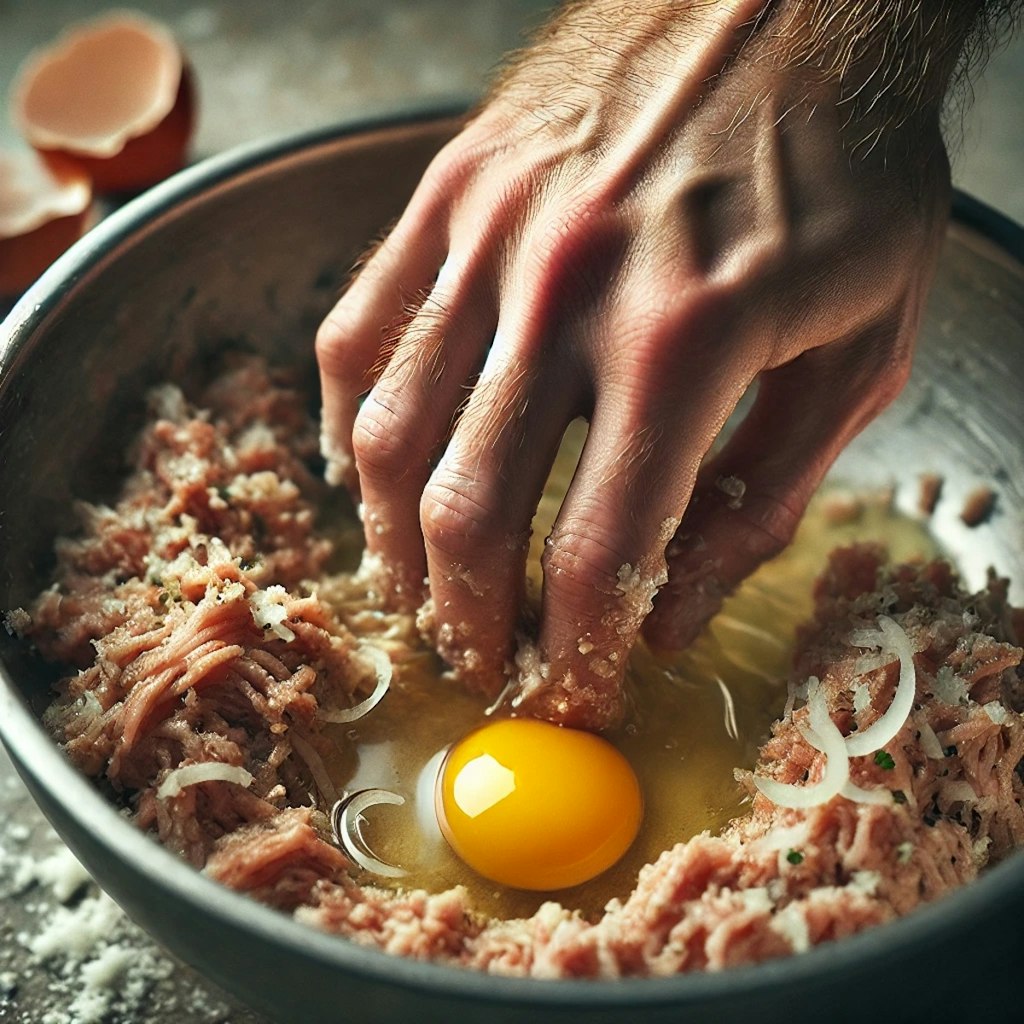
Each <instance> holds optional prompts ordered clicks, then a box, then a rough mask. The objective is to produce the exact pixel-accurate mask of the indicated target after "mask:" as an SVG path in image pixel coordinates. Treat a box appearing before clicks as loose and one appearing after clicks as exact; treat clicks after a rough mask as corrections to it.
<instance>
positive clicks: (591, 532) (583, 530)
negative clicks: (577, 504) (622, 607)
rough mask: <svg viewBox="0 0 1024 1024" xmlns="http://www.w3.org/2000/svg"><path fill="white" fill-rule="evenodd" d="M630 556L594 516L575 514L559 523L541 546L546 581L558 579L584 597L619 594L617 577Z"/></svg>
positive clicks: (619, 588)
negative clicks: (542, 546)
mask: <svg viewBox="0 0 1024 1024" xmlns="http://www.w3.org/2000/svg"><path fill="white" fill-rule="evenodd" d="M630 561H631V560H630V558H629V556H628V555H627V554H626V553H625V552H624V551H623V549H622V547H621V545H620V544H618V543H616V542H615V541H613V540H612V539H611V537H610V536H608V534H607V532H606V531H605V530H603V529H602V528H601V527H600V526H599V525H598V524H597V523H595V522H594V520H593V518H576V519H572V520H570V521H569V522H567V523H565V524H564V525H560V526H559V527H558V528H557V529H556V531H555V532H554V533H553V534H552V536H551V538H550V541H549V543H548V544H547V545H546V547H545V549H544V555H543V559H542V563H543V568H544V579H545V581H554V580H556V579H557V580H558V583H559V585H560V586H562V587H569V588H570V589H572V590H576V591H579V592H580V593H581V595H583V596H584V597H587V598H591V599H592V598H593V596H594V594H595V593H599V594H603V595H605V596H607V597H617V596H619V595H620V594H621V587H620V578H621V573H622V570H623V568H624V567H626V566H628V565H629V564H630Z"/></svg>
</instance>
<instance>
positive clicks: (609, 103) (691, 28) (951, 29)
mask: <svg viewBox="0 0 1024 1024" xmlns="http://www.w3.org/2000/svg"><path fill="white" fill-rule="evenodd" d="M1022 13H1024V0H647V2H643V3H640V2H637V3H629V2H623V0H572V2H568V3H565V4H564V5H563V6H562V7H561V8H560V10H559V12H558V13H557V15H556V16H555V17H554V18H553V19H552V21H551V22H550V23H549V24H548V25H547V26H546V27H545V28H544V29H543V30H542V31H541V33H540V35H539V36H538V37H537V38H536V39H535V40H534V42H533V45H532V46H531V47H530V48H528V49H526V50H524V51H521V52H520V53H519V54H516V55H514V56H513V58H512V59H511V60H510V61H509V63H508V64H507V66H506V67H505V69H504V70H503V72H502V74H501V75H500V76H499V77H498V79H497V81H496V83H495V86H494V88H493V90H492V95H501V96H502V97H503V98H504V99H506V100H510V101H512V102H513V103H516V105H517V106H518V107H519V108H520V109H521V110H523V111H524V112H529V113H531V114H532V115H533V116H536V117H538V118H539V119H545V120H546V119H552V118H564V119H567V120H570V121H573V120H576V121H578V120H581V119H583V118H584V117H585V115H586V113H588V112H592V109H593V105H594V102H595V97H598V98H599V100H598V102H600V103H602V104H604V105H605V106H606V107H607V108H611V110H612V112H614V110H615V108H619V109H621V110H622V111H623V112H628V111H629V110H630V108H634V109H635V108H636V107H637V106H638V105H640V104H642V103H644V102H645V101H646V99H647V97H648V95H649V94H650V92H651V91H652V89H653V88H655V87H656V86H657V85H658V83H659V82H661V81H663V80H664V79H665V78H670V79H680V78H682V77H683V76H686V77H690V79H691V81H692V80H693V78H694V77H696V78H698V79H699V80H700V81H702V82H705V83H706V86H707V88H709V89H710V88H711V87H713V83H714V82H715V81H716V80H717V79H718V77H719V76H720V75H721V74H722V72H724V71H726V70H728V69H729V68H731V67H733V66H735V65H736V64H737V63H739V64H747V65H749V66H751V67H752V68H754V69H755V70H760V71H761V72H763V78H764V83H765V91H766V92H767V91H769V90H770V89H771V87H772V81H773V79H776V78H777V76H779V75H780V74H787V73H788V74H790V76H793V75H796V76H800V77H801V78H802V79H803V80H804V81H806V83H807V87H808V88H809V89H810V90H812V91H818V92H828V93H829V95H830V96H831V98H832V101H833V102H835V103H836V104H837V106H838V107H839V108H840V111H841V114H842V120H843V122H844V124H845V125H846V127H847V131H846V132H844V134H845V136H846V138H847V142H848V144H849V145H850V146H851V147H857V146H859V145H861V144H862V143H863V142H872V143H873V142H874V141H877V138H878V137H879V136H881V135H883V134H885V133H887V132H895V131H898V130H899V129H900V128H902V127H903V126H905V125H908V124H910V125H913V124H914V123H915V122H917V121H919V120H920V119H921V118H937V117H938V115H939V113H940V111H941V109H942V106H943V103H944V101H945V100H946V98H947V97H948V96H949V95H950V94H951V92H955V89H954V86H955V84H956V83H958V82H965V81H967V80H969V77H970V75H972V74H973V73H975V72H976V71H977V70H978V69H980V67H981V66H982V65H983V64H984V62H985V59H986V58H987V56H988V54H989V53H990V52H991V50H992V48H993V47H994V46H995V45H996V44H997V43H998V42H1000V41H1001V40H1004V39H1006V38H1008V37H1009V35H1010V34H1011V33H1012V32H1013V30H1014V29H1015V28H1017V27H1018V26H1019V24H1020V22H1021V18H1022ZM538 104H540V105H541V106H538Z"/></svg>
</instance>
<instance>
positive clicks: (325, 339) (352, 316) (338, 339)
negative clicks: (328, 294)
mask: <svg viewBox="0 0 1024 1024" xmlns="http://www.w3.org/2000/svg"><path fill="white" fill-rule="evenodd" d="M359 327H360V318H359V317H358V315H356V313H355V312H354V311H353V310H352V309H351V307H350V306H349V305H348V304H347V303H345V302H344V300H342V302H340V303H339V304H338V305H337V306H335V307H334V309H332V310H331V311H330V313H328V314H327V316H326V317H325V318H324V320H323V322H322V323H321V324H320V326H319V328H317V332H316V340H315V342H314V350H315V352H316V359H317V364H318V365H319V366H320V369H321V370H323V372H324V373H326V374H328V375H329V376H332V377H347V376H350V375H351V374H352V372H353V370H354V367H353V365H352V356H351V352H352V349H353V347H354V344H355V339H356V338H357V336H358V332H359Z"/></svg>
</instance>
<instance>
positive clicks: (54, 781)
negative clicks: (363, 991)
mask: <svg viewBox="0 0 1024 1024" xmlns="http://www.w3.org/2000/svg"><path fill="white" fill-rule="evenodd" d="M466 107H467V103H466V100H465V98H464V97H457V98H453V99H442V100H432V101H429V102H421V103H404V104H399V105H394V104H388V105H382V106H380V107H378V108H374V109H373V110H371V111H369V112H363V113H361V114H360V115H359V116H356V117H352V118H348V119H345V120H343V121H341V122H339V123H336V124H332V125H327V126H322V127H319V128H315V129H311V130H306V131H302V132H299V133H293V134H288V135H284V136H280V137H274V138H271V139H267V140H260V141H256V142H251V143H247V144H245V145H243V146H239V147H236V148H234V149H231V150H229V151H227V152H224V153H222V154H218V155H216V156H212V157H209V158H206V159H204V160H202V161H200V162H199V163H197V164H195V165H193V166H191V167H188V168H186V169H185V170H183V171H180V172H178V173H177V174H175V175H174V176H172V177H171V178H169V179H168V180H167V181H165V182H163V183H161V184H159V185H157V186H155V187H154V188H152V189H150V190H148V191H146V192H144V193H142V194H141V195H140V196H138V197H136V198H134V199H132V200H130V201H129V202H127V203H126V204H125V205H124V206H123V207H121V208H120V209H118V210H116V211H114V212H113V213H111V214H110V215H109V216H108V217H107V218H106V219H104V220H103V221H101V222H100V223H99V224H98V225H97V226H96V227H94V228H93V229H92V230H91V231H90V232H88V233H87V234H86V235H85V236H84V237H83V238H82V239H81V240H80V241H78V242H77V243H75V245H73V246H72V247H71V248H70V249H69V250H68V251H67V252H66V253H64V254H63V255H62V256H61V257H60V258H59V259H58V260H57V261H56V262H55V263H54V264H53V265H52V266H51V267H50V268H49V269H48V270H47V271H46V272H45V273H44V274H43V275H42V276H41V277H40V278H39V280H38V281H37V282H36V283H35V284H33V285H32V286H31V287H30V288H29V289H28V290H27V291H26V292H25V294H24V295H23V296H22V298H21V299H20V300H19V301H18V302H17V303H16V304H15V306H14V307H13V309H12V310H11V312H10V314H9V315H8V316H7V318H6V319H5V320H4V321H3V323H2V324H0V393H2V391H3V390H4V389H6V388H7V387H9V386H10V381H11V378H12V377H13V376H14V374H15V370H16V367H17V365H18V363H19V362H20V359H21V358H22V355H23V354H26V353H27V351H28V349H29V348H30V347H31V341H32V338H33V337H34V336H35V335H36V334H37V333H38V332H39V331H40V330H42V329H44V328H45V326H46V323H47V320H48V318H49V317H50V316H51V315H52V314H54V313H55V312H56V311H57V310H59V308H60V306H61V304H62V302H63V301H64V299H65V298H66V297H67V296H68V295H69V294H70V293H71V292H72V290H73V289H74V288H75V287H76V285H77V284H78V282H79V280H80V279H81V278H82V277H83V276H85V275H86V273H87V272H89V271H90V270H92V269H94V268H95V267H96V266H97V265H98V264H99V263H100V261H101V260H103V259H104V258H105V257H106V256H107V255H108V253H109V252H110V251H111V250H113V249H114V247H116V246H118V245H120V244H122V243H127V242H130V240H131V238H132V236H133V235H135V234H136V233H137V232H144V231H145V230H146V229H147V228H152V226H153V224H154V223H155V222H156V221H157V220H158V219H159V218H161V217H162V216H164V215H165V214H168V213H172V212H173V211H174V210H175V208H177V207H179V206H181V205H183V204H184V203H186V202H187V201H189V200H194V199H201V198H202V197H203V195H205V194H207V193H210V192H212V191H213V190H215V188H216V187H217V186H219V185H221V184H222V183H224V182H227V181H229V180H231V179H233V178H236V177H241V176H242V175H244V174H246V173H248V172H260V173H267V172H269V171H271V170H272V169H273V167H274V165H275V164H277V163H280V162H284V161H287V160H288V159H290V158H292V157H296V156H303V157H306V158H309V157H310V156H311V155H312V154H313V153H315V151H316V150H318V149H325V150H330V149H333V148H335V147H337V146H339V145H342V144H344V143H346V142H348V141H352V140H356V139H358V137H360V136H363V135H366V134H371V133H381V132H385V133H386V132H390V131H395V130H398V129H402V128H407V127H411V126H424V125H428V124H430V123H432V122H440V121H444V120H452V119H455V118H459V117H461V116H464V114H465V111H466ZM953 217H954V219H956V220H957V221H959V222H962V223H965V224H966V225H967V226H969V227H972V228H974V229H975V230H978V231H979V232H980V233H982V234H984V235H985V236H986V237H988V238H989V239H990V240H991V241H994V242H995V243H996V244H997V245H999V246H1000V247H1001V248H1003V249H1004V250H1006V251H1007V252H1008V253H1009V254H1010V255H1011V256H1012V257H1014V258H1015V259H1017V260H1020V261H1022V262H1024V228H1022V227H1021V226H1020V225H1017V224H1016V223H1014V222H1013V221H1012V220H1010V219H1009V218H1007V217H1006V216H1004V215H1003V214H1001V213H999V212H998V211H996V210H994V209H992V208H991V207H989V206H987V205H986V204H984V203H982V202H980V201H979V200H977V199H974V198H973V197H970V196H967V195H966V194H964V193H962V192H959V191H954V200H953ZM310 342H311V344H312V339H310ZM0 740H2V741H3V743H4V745H5V746H6V747H7V748H8V750H9V752H10V753H11V755H12V759H13V760H14V762H15V764H16V767H17V769H18V771H19V772H21V773H22V774H23V775H29V776H31V777H32V778H33V779H34V780H35V782H36V783H37V785H39V786H41V787H42V788H44V789H45V790H47V791H48V792H49V793H50V794H51V795H53V797H54V799H55V800H57V801H58V802H59V803H60V805H61V807H62V809H63V810H64V811H65V812H66V813H67V814H68V815H69V817H70V818H71V819H72V820H73V821H74V822H75V824H76V825H77V826H78V827H79V828H81V829H82V830H83V831H85V832H87V833H89V834H90V835H91V836H92V837H93V838H94V840H95V841H96V842H98V843H100V844H101V845H103V846H104V847H105V848H107V849H108V850H109V851H110V852H111V855H112V856H113V857H115V858H119V859H128V860H129V861H130V862H131V864H132V869H133V871H134V872H136V873H137V874H139V875H142V876H144V877H145V878H146V879H147V881H148V882H149V883H150V884H152V885H155V886H158V887H160V888H161V889H164V890H169V891H170V892H171V893H172V894H173V895H174V896H175V897H176V898H177V899H178V900H180V901H181V902H182V903H183V904H185V905H188V906H190V907H191V908H194V909H196V910H197V911H201V912H202V913H204V914H209V915H212V916H215V917H217V918H219V919H221V920H222V921H224V922H225V923H227V924H230V925H231V926H233V927H235V928H237V929H239V930H240V931H244V932H247V933H249V934H250V935H253V936H255V937H257V938H259V939H260V940H261V941H263V942H265V943H266V944H267V945H268V946H269V947H275V948H282V949H285V948H287V949H288V950H290V951H291V952H293V953H296V952H297V953H301V955H303V956H305V957H308V958H311V959H312V960H315V961H319V963H320V964H321V965H322V966H325V967H327V968H330V969H333V970H337V971H341V972H349V973H353V974H358V975H361V976H363V977H365V978H367V979H371V980H373V981H376V982H379V983H382V984H386V985H388V986H390V987H394V988H399V989H404V990H408V991H411V992H414V993H415V992H421V993H423V994H425V995H427V994H436V995H443V996H444V997H445V998H447V999H449V1000H451V999H461V1000H465V1001H467V1002H476V1003H486V1002H494V1001H495V1000H499V1001H501V1002H503V1003H504V1004H506V1005H508V1006H511V1007H517V1006H518V1007H520V1008H522V1009H528V1008H530V1007H533V1008H541V1007H546V1008H554V1009H557V1008H569V1007H570V1006H571V1007H574V1008H578V1007H581V1006H586V1005H587V1004H591V1003H593V1004H600V1005H601V1006H602V1008H604V1009H608V1010H613V1011H614V1010H618V1009H621V1010H626V1009H641V1008H643V1009H654V1008H656V1007H669V1006H671V1007H674V1008H677V1009H679V1010H683V1009H686V1008H687V1007H689V1006H699V1005H705V1004H708V1003H712V1002H713V1001H715V1000H716V999H723V1000H724V999H726V998H728V999H729V1000H730V1001H735V1000H738V999H751V1000H753V999H756V998H757V997H758V996H759V995H761V994H762V993H767V992H769V991H771V990H776V989H777V988H778V987H779V986H780V985H797V986H799V985H813V984H814V982H815V981H816V980H817V979H823V978H825V977H827V976H830V975H833V974H834V973H836V972H839V971H842V972H844V973H848V972H850V971H851V969H857V970H859V971H862V972H864V973H865V974H867V973H870V972H871V970H872V969H873V968H874V967H876V966H881V965H882V964H883V963H885V962H887V961H891V960H892V958H893V957H894V956H897V957H898V955H899V954H900V953H901V952H903V951H905V950H906V949H908V948H916V949H918V950H921V949H927V948H928V947H932V946H935V945H938V944H939V943H941V942H943V941H946V940H948V939H949V938H950V937H951V935H952V934H953V933H954V932H956V931H957V930H958V929H959V927H960V925H961V922H962V920H963V919H964V918H974V917H975V916H978V917H979V918H983V917H984V916H985V914H986V912H987V911H988V912H991V911H992V910H993V909H994V908H996V907H998V905H999V904H1000V903H1001V902H1002V900H1003V899H1004V897H1006V896H1008V895H1009V894H1010V893H1012V892H1017V891H1019V890H1020V889H1021V888H1022V887H1024V857H1019V856H1018V857H1012V858H1010V859H1008V860H1007V861H1004V862H1003V863H1002V864H1000V865H997V866H996V867H994V868H992V869H991V870H990V871H987V872H986V873H985V874H984V875H983V876H982V877H981V878H979V879H978V880H977V881H976V882H974V883H972V884H970V885H968V886H966V887H964V888H963V889H961V890H959V891H958V892H956V893H952V894H950V895H949V896H947V897H944V898H943V899H941V900H939V901H937V902H935V903H932V904H929V905H927V906H924V907H921V908H919V909H917V910H915V911H914V913H912V914H910V915H909V916H907V917H905V918H901V919H899V920H896V921H893V922H890V923H888V924H887V925H885V926H884V927H881V928H873V929H869V930H868V931H866V932H862V933H860V934H858V935H854V936H851V937H848V938H845V939H843V940H842V941H840V942H830V943H825V944H822V945H819V946H816V947H814V948H812V949H810V950H808V951H807V952H806V953H803V954H800V955H794V956H790V957H785V958H781V959H777V960H771V961H766V962H764V963H760V964H755V965H751V966H744V967H737V968H732V969H730V970H728V971H723V972H714V973H712V972H693V973H687V974H681V975H674V976H672V977H665V978H626V979H610V980H547V979H536V978H508V977H500V976H493V975H489V974H486V973H484V972H479V971H474V970H468V969H464V968H458V967H453V966H450V965H445V964H438V963H430V962H423V961H419V960H413V959H410V958H406V957H400V956H395V955H392V954H388V953H384V952H382V951H379V950H376V949H372V948H368V947H364V946H360V945H359V944H357V943H356V942H353V941H351V940H349V939H346V938H344V937H340V936H337V935H332V934H328V933H326V932H321V931H318V930H317V929H315V928H313V927H311V926H309V925H306V924H302V923H300V922H298V921H296V920H294V919H293V918H292V917H291V916H290V915H287V914H283V913H281V912H279V911H277V910H274V909H272V908H270V907H267V906H264V905H262V904H260V903H257V902H256V901H255V900H254V899H252V898H251V897H249V896H246V895H244V894H242V893H238V892H235V891H233V890H230V889H228V888H226V887H225V886H222V885H220V884H219V883H217V882H214V881H213V880H211V879H209V878H207V877H205V876H204V875H202V874H201V873H200V872H199V871H196V870H195V869H194V868H193V867H192V866H190V865H188V864H187V863H185V862H184V861H183V860H181V859H180V858H178V857H177V856H176V855H174V854H173V853H171V852H170V851H169V850H167V849H165V848H164V847H162V846H160V844H159V843H157V842H155V841H154V840H153V839H152V837H151V836H149V835H148V834H146V833H143V832H140V831H139V830H138V829H136V828H135V827H134V826H133V825H132V824H131V823H130V822H129V821H128V820H127V819H125V818H124V817H123V816H122V815H121V814H120V813H119V812H118V811H117V810H116V808H115V807H114V805H113V804H111V803H110V802H108V800H107V799H106V798H105V797H104V796H103V795H102V794H101V793H100V792H99V790H98V789H96V788H95V787H94V785H93V784H92V783H91V781H90V780H88V779H87V778H86V777H85V776H84V775H82V774H80V773H79V772H78V771H77V770H76V769H75V768H74V767H73V766H72V765H71V763H70V762H69V761H68V760H67V759H66V758H65V757H64V755H63V754H62V753H61V752H60V750H59V749H58V748H57V746H56V745H55V744H54V743H53V742H52V740H51V739H50V737H49V736H48V735H47V733H46V732H45V730H44V729H43V727H42V725H41V723H40V721H39V720H38V718H37V717H36V716H35V715H34V714H33V713H32V712H31V710H30V709H29V707H28V706H27V703H26V701H25V699H24V697H23V696H22V694H21V692H20V691H19V690H18V688H17V687H16V685H15V683H14V681H13V679H11V678H10V677H9V676H8V673H7V670H6V667H5V666H3V665H2V664H0ZM795 991H799V989H797V990H795Z"/></svg>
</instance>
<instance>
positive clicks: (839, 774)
mask: <svg viewBox="0 0 1024 1024" xmlns="http://www.w3.org/2000/svg"><path fill="white" fill-rule="evenodd" d="M807 694H808V697H807V707H808V710H809V711H810V722H811V727H810V729H805V728H802V727H801V729H800V732H801V734H802V735H803V737H804V739H806V740H807V742H808V743H810V744H811V746H812V747H814V748H815V750H819V751H821V753H823V754H824V755H825V771H824V774H823V775H822V777H821V781H820V782H817V783H815V784H814V785H813V786H795V785H791V784H789V783H785V782H777V781H776V780H775V779H761V778H758V777H757V776H755V777H754V785H755V786H757V788H758V789H759V790H760V791H761V792H762V793H763V794H764V795H765V796H766V797H768V799H769V800H771V802H772V803H773V804H777V805H778V806H779V807H794V808H801V807H817V806H819V805H820V804H827V803H828V802H829V800H831V799H832V797H834V796H836V795H837V794H838V793H840V792H842V790H843V787H844V786H845V785H846V784H847V783H848V782H849V781H850V759H849V757H848V756H847V752H846V740H845V739H844V737H843V734H842V733H841V732H840V731H839V727H838V726H837V725H836V724H835V722H833V721H832V717H831V715H829V713H828V703H827V702H826V700H825V691H824V689H823V688H822V686H821V684H820V683H819V682H818V680H817V679H815V678H814V677H813V676H812V677H811V678H810V679H809V680H808V686H807Z"/></svg>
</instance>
